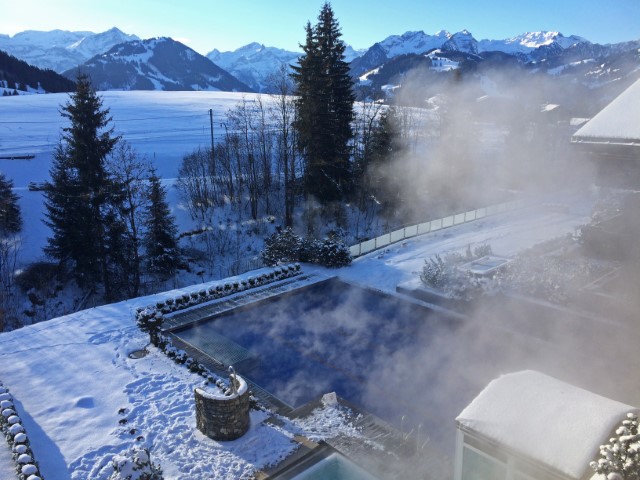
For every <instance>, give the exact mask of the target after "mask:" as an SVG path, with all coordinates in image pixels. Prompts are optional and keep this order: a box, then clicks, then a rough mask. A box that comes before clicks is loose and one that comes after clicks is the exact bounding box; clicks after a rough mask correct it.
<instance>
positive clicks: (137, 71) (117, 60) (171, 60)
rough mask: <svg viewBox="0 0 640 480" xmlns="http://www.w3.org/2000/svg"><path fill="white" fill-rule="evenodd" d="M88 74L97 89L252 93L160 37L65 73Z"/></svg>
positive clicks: (72, 75)
mask: <svg viewBox="0 0 640 480" xmlns="http://www.w3.org/2000/svg"><path fill="white" fill-rule="evenodd" d="M78 69H79V70H81V71H82V72H84V73H87V74H88V75H89V76H90V77H91V79H92V81H93V84H94V87H95V88H96V89H98V90H221V91H243V92H250V91H252V90H251V89H250V88H249V87H248V86H247V85H245V84H244V83H242V82H241V81H239V80H238V79H237V78H235V77H234V76H233V75H231V74H230V73H228V72H227V71H225V70H223V69H222V68H220V67H219V66H217V65H215V64H214V63H213V62H211V60H209V59H208V58H206V57H204V56H202V55H200V54H199V53H197V52H196V51H194V50H192V49H191V48H189V47H187V46H186V45H184V44H182V43H180V42H176V41H175V40H172V39H171V38H166V37H161V38H152V39H148V40H135V41H132V42H126V43H121V44H119V45H116V46H115V47H113V48H111V49H110V50H109V51H108V52H106V53H103V54H101V55H96V56H95V57H93V58H92V59H91V60H89V61H88V62H86V63H84V64H83V65H81V66H80V67H78V68H73V69H71V70H68V71H67V72H65V75H66V76H67V77H69V78H75V76H76V74H77V71H78Z"/></svg>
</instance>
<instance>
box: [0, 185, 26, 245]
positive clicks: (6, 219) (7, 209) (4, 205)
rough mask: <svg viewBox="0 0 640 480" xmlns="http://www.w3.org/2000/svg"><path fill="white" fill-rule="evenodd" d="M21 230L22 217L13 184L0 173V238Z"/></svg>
mask: <svg viewBox="0 0 640 480" xmlns="http://www.w3.org/2000/svg"><path fill="white" fill-rule="evenodd" d="M21 229H22V215H21V213H20V206H19V205H18V195H16V194H15V193H14V192H13V182H12V181H11V180H9V179H8V178H7V177H6V176H5V175H4V173H2V172H0V238H4V237H6V236H7V235H10V234H13V233H18V232H19V231H20V230H21Z"/></svg>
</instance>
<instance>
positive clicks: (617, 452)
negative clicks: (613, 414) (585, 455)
mask: <svg viewBox="0 0 640 480" xmlns="http://www.w3.org/2000/svg"><path fill="white" fill-rule="evenodd" d="M616 435H617V437H614V438H610V439H609V443H607V444H606V445H601V446H600V458H599V459H598V460H597V461H594V462H591V468H593V470H595V472H596V473H599V474H600V475H606V478H607V480H640V433H638V416H637V415H635V414H634V413H628V414H627V419H626V420H623V422H622V425H620V427H618V429H617V430H616Z"/></svg>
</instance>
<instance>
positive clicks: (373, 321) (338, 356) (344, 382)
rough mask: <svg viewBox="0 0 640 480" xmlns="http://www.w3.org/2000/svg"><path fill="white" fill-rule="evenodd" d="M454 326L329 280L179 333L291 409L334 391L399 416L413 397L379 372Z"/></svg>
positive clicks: (384, 415) (389, 416)
mask: <svg viewBox="0 0 640 480" xmlns="http://www.w3.org/2000/svg"><path fill="white" fill-rule="evenodd" d="M452 328H454V322H452V320H451V319H450V318H446V317H444V316H443V315H440V314H438V313H436V312H434V311H432V310H430V309H427V308H425V307H422V306H419V305H416V304H413V303H410V302H406V301H403V300H401V299H399V298H397V297H394V296H391V295H387V294H383V293H380V292H376V291H372V290H368V289H364V288H360V287H357V286H354V285H351V284H348V283H345V282H342V281H340V280H337V279H330V280H326V281H323V282H320V283H316V284H313V285H311V286H307V287H303V288H301V289H297V290H294V291H292V292H289V293H287V294H283V295H280V296H278V297H276V298H272V299H269V300H264V301H261V302H258V303H254V304H251V305H248V306H245V307H241V308H238V309H236V310H232V311H231V312H228V313H225V314H221V315H219V316H217V317H214V318H212V319H209V320H206V321H204V322H198V324H195V325H191V326H187V327H184V328H182V329H178V330H177V331H174V332H173V333H174V334H176V335H177V336H179V337H180V338H181V339H183V340H184V341H186V342H188V343H190V344H192V345H194V346H196V347H197V348H199V349H200V350H202V351H204V352H206V353H207V354H209V355H210V356H212V357H213V358H216V359H218V360H219V361H221V362H222V363H224V364H233V365H234V367H235V369H236V371H237V372H238V373H240V374H241V375H244V376H245V377H247V378H249V379H251V380H252V381H253V382H255V383H256V384H258V385H259V386H261V387H262V388H264V389H265V390H267V391H268V392H270V393H271V394H273V395H274V396H276V397H278V398H279V399H281V400H282V401H283V402H285V403H287V404H288V405H290V406H291V407H293V408H295V407H298V406H300V405H303V404H305V403H307V402H308V401H310V400H313V399H315V398H317V397H319V396H320V395H322V394H324V393H327V392H336V393H337V394H338V395H339V396H340V397H342V398H344V399H346V400H348V401H350V402H352V403H354V404H356V405H360V406H362V407H363V408H365V409H366V410H367V411H370V412H371V413H374V414H376V415H378V416H380V417H381V418H384V419H386V420H388V421H392V422H394V423H398V422H399V419H400V417H401V416H404V415H406V414H407V413H408V411H409V408H410V407H409V404H412V403H413V400H412V399H403V398H402V396H401V395H398V392H397V390H398V389H399V388H401V386H400V385H397V384H394V381H393V378H392V379H391V380H385V379H384V377H382V376H381V372H382V371H388V369H389V367H390V365H389V362H391V361H392V357H393V356H394V355H396V354H397V353H398V352H410V351H411V350H413V349H416V348H419V349H420V350H423V349H427V348H429V344H430V343H431V342H432V339H433V338H434V335H432V334H433V333H434V332H436V331H439V330H442V329H449V330H450V329H452ZM391 367H392V366H391ZM401 373H402V372H398V376H397V378H398V380H399V381H401V379H400V377H401ZM383 397H388V399H390V400H391V399H393V401H392V402H388V401H385V399H384V398H383ZM398 397H399V398H398ZM404 400H406V403H407V405H405V406H403V401H404Z"/></svg>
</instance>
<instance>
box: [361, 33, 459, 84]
mask: <svg viewBox="0 0 640 480" xmlns="http://www.w3.org/2000/svg"><path fill="white" fill-rule="evenodd" d="M450 38H451V34H450V33H449V32H447V31H445V30H441V31H439V32H437V33H436V34H435V35H428V34H426V33H424V32H422V31H417V32H405V33H403V34H402V35H391V36H390V37H387V38H385V39H384V40H383V41H381V42H378V43H375V44H373V45H372V46H371V47H370V48H369V49H368V50H366V51H365V53H364V54H363V55H361V56H360V57H358V58H356V59H354V60H353V61H352V62H351V72H352V74H353V75H355V76H360V75H362V74H363V73H366V72H368V71H370V70H373V69H374V68H376V67H379V66H381V65H382V64H383V63H385V62H386V61H387V60H389V59H391V58H393V57H397V56H399V55H407V54H422V53H426V52H428V51H429V50H433V49H436V48H441V47H442V45H443V44H444V43H445V42H446V41H447V40H449V39H450Z"/></svg>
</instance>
